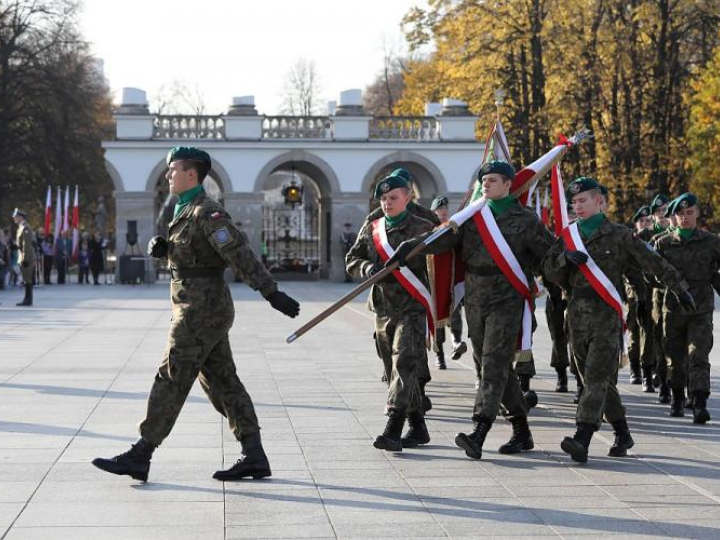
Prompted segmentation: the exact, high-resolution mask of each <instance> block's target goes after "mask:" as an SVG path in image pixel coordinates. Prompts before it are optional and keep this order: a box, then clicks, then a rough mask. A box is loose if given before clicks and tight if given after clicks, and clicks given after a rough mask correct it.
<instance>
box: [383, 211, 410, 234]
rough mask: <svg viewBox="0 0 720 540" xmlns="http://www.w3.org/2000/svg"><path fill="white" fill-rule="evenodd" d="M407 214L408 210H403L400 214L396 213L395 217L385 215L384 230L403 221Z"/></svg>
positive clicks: (408, 213)
mask: <svg viewBox="0 0 720 540" xmlns="http://www.w3.org/2000/svg"><path fill="white" fill-rule="evenodd" d="M409 215H410V212H408V211H407V210H403V211H402V212H401V213H400V214H398V215H397V216H395V217H390V216H385V230H387V229H392V228H393V227H397V226H398V225H400V224H401V223H402V222H403V221H405V218H407V217H408V216H409Z"/></svg>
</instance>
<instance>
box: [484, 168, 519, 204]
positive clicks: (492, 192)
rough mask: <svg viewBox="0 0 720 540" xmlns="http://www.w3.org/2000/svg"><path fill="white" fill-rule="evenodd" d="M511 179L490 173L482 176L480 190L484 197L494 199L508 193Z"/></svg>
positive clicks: (503, 196) (502, 197)
mask: <svg viewBox="0 0 720 540" xmlns="http://www.w3.org/2000/svg"><path fill="white" fill-rule="evenodd" d="M511 185H512V180H510V179H509V178H506V177H505V176H503V175H501V174H495V173H490V174H486V175H485V176H483V177H482V192H483V196H484V197H485V198H486V199H492V200H494V201H496V200H499V199H504V198H505V197H507V196H508V195H510V186H511Z"/></svg>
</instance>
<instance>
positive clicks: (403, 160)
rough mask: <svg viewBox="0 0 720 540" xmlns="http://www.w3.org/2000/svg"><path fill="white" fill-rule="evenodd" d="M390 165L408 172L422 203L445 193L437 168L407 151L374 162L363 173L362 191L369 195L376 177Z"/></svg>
mask: <svg viewBox="0 0 720 540" xmlns="http://www.w3.org/2000/svg"><path fill="white" fill-rule="evenodd" d="M392 165H397V166H403V167H406V168H407V169H408V170H409V171H410V173H411V174H412V175H413V178H414V180H415V182H416V188H417V189H418V191H419V192H420V198H421V200H422V201H424V202H427V201H431V200H432V199H433V197H435V195H437V194H438V193H447V183H446V182H445V177H444V176H443V174H442V172H440V169H439V168H438V166H437V165H435V163H433V162H432V161H431V160H429V159H428V158H426V157H425V156H423V155H421V154H418V153H417V152H411V151H409V150H399V151H397V152H393V153H392V154H388V155H387V156H385V157H383V158H382V159H379V160H378V161H376V162H375V163H374V164H373V165H372V166H371V167H370V169H368V171H367V173H365V177H364V178H363V182H362V188H361V189H362V191H363V192H364V193H369V192H370V189H371V187H372V185H373V183H374V182H375V180H376V178H377V176H378V175H379V174H380V173H381V172H382V171H383V169H386V168H389V167H390V166H392Z"/></svg>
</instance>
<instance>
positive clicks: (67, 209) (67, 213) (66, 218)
mask: <svg viewBox="0 0 720 540" xmlns="http://www.w3.org/2000/svg"><path fill="white" fill-rule="evenodd" d="M63 208H64V210H63V228H62V230H63V232H65V231H67V230H68V229H70V186H67V187H66V188H65V206H64V207H63Z"/></svg>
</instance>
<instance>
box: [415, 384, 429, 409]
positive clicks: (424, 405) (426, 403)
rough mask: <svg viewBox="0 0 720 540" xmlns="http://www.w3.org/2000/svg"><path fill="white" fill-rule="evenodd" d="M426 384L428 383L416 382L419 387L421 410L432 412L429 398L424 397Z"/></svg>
mask: <svg viewBox="0 0 720 540" xmlns="http://www.w3.org/2000/svg"><path fill="white" fill-rule="evenodd" d="M427 383H428V381H418V384H419V385H420V394H421V395H422V408H423V411H425V412H428V411H430V410H432V401H430V398H429V397H427V395H425V386H426V385H427Z"/></svg>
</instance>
